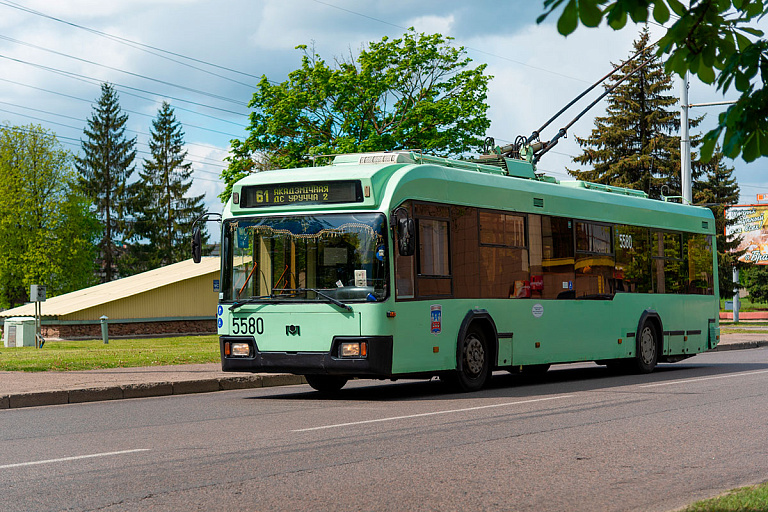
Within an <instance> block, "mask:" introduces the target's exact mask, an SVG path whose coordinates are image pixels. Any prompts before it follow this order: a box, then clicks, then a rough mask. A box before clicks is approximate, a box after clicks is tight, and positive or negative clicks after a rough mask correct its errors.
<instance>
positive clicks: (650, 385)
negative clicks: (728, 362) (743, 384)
mask: <svg viewBox="0 0 768 512" xmlns="http://www.w3.org/2000/svg"><path fill="white" fill-rule="evenodd" d="M762 373H768V370H759V371H754V372H744V373H733V374H730V375H716V376H714V377H699V378H696V379H683V380H671V381H668V382H657V383H656V384H645V385H642V386H638V387H641V388H655V387H658V386H671V385H673V384H688V383H690V382H701V381H705V380H715V379H730V378H732V377H745V376H747V375H760V374H762Z"/></svg>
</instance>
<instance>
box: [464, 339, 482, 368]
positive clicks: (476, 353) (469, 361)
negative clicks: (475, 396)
mask: <svg viewBox="0 0 768 512" xmlns="http://www.w3.org/2000/svg"><path fill="white" fill-rule="evenodd" d="M464 361H465V362H466V365H467V370H469V373H471V374H473V375H479V374H480V372H482V371H483V365H484V364H485V351H484V350H483V344H482V343H481V342H480V340H478V339H477V338H475V337H474V336H472V337H470V338H469V339H467V344H466V346H465V350H464Z"/></svg>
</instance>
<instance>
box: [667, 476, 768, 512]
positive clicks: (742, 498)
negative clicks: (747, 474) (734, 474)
mask: <svg viewBox="0 0 768 512" xmlns="http://www.w3.org/2000/svg"><path fill="white" fill-rule="evenodd" d="M681 512H768V482H766V483H763V484H761V485H755V486H753V487H742V488H741V489H735V490H733V491H730V492H729V493H727V494H724V495H722V496H718V497H717V498H711V499H708V500H702V501H699V502H696V503H694V504H693V505H690V506H688V507H686V508H684V509H683V510H682V511H681Z"/></svg>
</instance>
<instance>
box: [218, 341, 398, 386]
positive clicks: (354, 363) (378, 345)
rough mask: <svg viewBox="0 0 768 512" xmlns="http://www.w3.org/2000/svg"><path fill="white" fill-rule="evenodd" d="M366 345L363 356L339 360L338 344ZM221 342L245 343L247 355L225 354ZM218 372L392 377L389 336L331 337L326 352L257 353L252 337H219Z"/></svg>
mask: <svg viewBox="0 0 768 512" xmlns="http://www.w3.org/2000/svg"><path fill="white" fill-rule="evenodd" d="M349 342H360V343H363V342H364V343H365V344H366V352H367V354H366V356H365V357H341V356H340V354H339V351H340V346H341V344H342V343H349ZM225 343H230V344H232V343H248V345H249V348H250V350H249V353H248V355H247V356H233V355H226V354H225ZM219 348H220V352H221V369H222V370H223V371H225V372H256V373H294V374H298V375H307V374H310V375H312V374H327V375H348V376H352V377H354V376H360V377H389V376H391V375H392V336H334V338H333V342H332V343H331V350H330V351H329V352H301V351H298V352H260V351H259V347H258V344H257V343H256V340H255V339H254V338H253V337H252V336H221V337H219Z"/></svg>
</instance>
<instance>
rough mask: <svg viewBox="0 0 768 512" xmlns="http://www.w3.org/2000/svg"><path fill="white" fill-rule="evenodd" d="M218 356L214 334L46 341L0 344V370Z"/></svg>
mask: <svg viewBox="0 0 768 512" xmlns="http://www.w3.org/2000/svg"><path fill="white" fill-rule="evenodd" d="M218 361H220V359H219V341H218V337H217V336H183V337H179V338H157V339H133V340H129V339H111V340H109V344H107V345H105V344H104V343H103V342H102V341H101V340H87V341H46V342H45V345H44V346H43V348H42V349H36V348H35V347H17V348H0V370H12V371H26V372H43V371H48V370H57V371H70V370H95V369H99V368H122V367H137V366H160V365H173V364H190V363H213V362H218Z"/></svg>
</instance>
